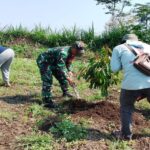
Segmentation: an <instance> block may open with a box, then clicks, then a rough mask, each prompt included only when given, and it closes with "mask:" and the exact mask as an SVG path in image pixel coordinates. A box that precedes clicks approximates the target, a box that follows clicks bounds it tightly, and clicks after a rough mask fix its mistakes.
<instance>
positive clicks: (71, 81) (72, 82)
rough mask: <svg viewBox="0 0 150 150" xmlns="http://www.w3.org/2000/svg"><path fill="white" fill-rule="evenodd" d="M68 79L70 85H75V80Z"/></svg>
mask: <svg viewBox="0 0 150 150" xmlns="http://www.w3.org/2000/svg"><path fill="white" fill-rule="evenodd" d="M67 80H68V82H69V85H70V86H72V87H73V86H75V82H74V81H73V80H72V79H71V78H68V79H67Z"/></svg>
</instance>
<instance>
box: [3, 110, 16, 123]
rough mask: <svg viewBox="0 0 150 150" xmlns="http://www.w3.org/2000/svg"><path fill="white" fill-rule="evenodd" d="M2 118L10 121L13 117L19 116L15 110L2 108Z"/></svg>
mask: <svg viewBox="0 0 150 150" xmlns="http://www.w3.org/2000/svg"><path fill="white" fill-rule="evenodd" d="M0 118H3V119H6V120H8V121H13V119H15V118H17V114H16V113H15V112H11V111H8V110H7V109H3V108H1V109H0Z"/></svg>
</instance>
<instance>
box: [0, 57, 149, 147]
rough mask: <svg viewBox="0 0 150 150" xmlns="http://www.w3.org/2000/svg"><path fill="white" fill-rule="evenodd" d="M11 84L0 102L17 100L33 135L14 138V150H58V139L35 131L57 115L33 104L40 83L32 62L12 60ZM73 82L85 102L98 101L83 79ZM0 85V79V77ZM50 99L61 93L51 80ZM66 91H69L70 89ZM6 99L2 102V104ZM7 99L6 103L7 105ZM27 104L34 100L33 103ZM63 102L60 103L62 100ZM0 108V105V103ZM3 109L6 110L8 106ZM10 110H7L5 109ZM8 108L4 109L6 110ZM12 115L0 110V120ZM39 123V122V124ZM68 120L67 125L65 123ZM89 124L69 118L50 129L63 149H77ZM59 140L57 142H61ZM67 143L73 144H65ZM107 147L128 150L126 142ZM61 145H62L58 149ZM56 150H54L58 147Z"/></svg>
mask: <svg viewBox="0 0 150 150" xmlns="http://www.w3.org/2000/svg"><path fill="white" fill-rule="evenodd" d="M82 62H83V61H82V60H77V62H75V63H74V68H75V71H76V72H77V73H78V68H80V64H81V63H82ZM11 81H12V85H13V87H12V88H5V87H1V88H0V93H1V99H4V101H5V102H8V104H14V103H13V101H14V99H15V98H16V97H17V101H18V102H19V105H24V106H25V107H26V109H25V112H24V116H23V117H22V119H23V120H24V121H23V123H25V124H26V123H29V122H30V121H32V122H33V126H32V129H33V131H35V132H34V133H28V135H24V136H21V137H18V138H19V139H18V143H17V147H16V149H18V150H20V149H25V150H27V149H28V150H35V149H39V150H47V149H48V150H49V149H54V150H55V149H56V150H57V149H58V148H54V147H53V146H57V145H59V146H62V145H63V144H62V143H61V142H58V141H57V140H58V139H59V138H56V139H55V138H54V137H53V135H52V134H51V132H41V131H40V130H39V129H38V127H39V126H40V125H41V124H42V123H43V121H42V120H43V118H47V117H48V116H53V115H60V114H57V112H56V111H50V110H48V109H45V108H43V107H42V106H40V105H38V104H36V103H35V102H36V101H38V100H41V96H40V93H41V80H40V75H39V71H38V68H37V65H36V62H35V60H32V59H27V58H16V59H15V60H14V63H13V65H12V69H11ZM75 81H76V83H77V85H78V90H79V92H80V94H81V97H82V98H86V99H87V100H88V101H95V100H101V94H100V91H99V90H90V89H89V88H88V85H89V84H88V83H86V82H85V81H84V80H83V79H81V80H78V79H76V78H75ZM0 82H2V79H1V77H0ZM53 90H54V91H53V93H54V96H60V95H61V90H60V86H59V84H58V82H57V81H56V80H54V89H53ZM70 91H72V89H71V88H70ZM24 97H25V99H26V97H27V104H26V103H25V104H24V103H23V104H22V101H21V99H23V100H24ZM5 99H6V100H5ZM7 99H10V100H9V101H8V100H7ZM31 100H35V101H34V103H33V102H32V101H31ZM62 101H63V99H62ZM0 104H1V103H0ZM8 104H7V105H6V106H7V107H8V106H9V105H8ZM137 106H138V107H139V108H140V109H144V110H145V109H149V104H148V103H147V102H146V101H145V102H144V101H143V102H142V101H141V102H140V103H139V104H137ZM9 107H10V106H9ZM9 107H8V109H9ZM11 107H15V105H11ZM16 115H17V114H16V113H14V111H10V110H8V111H7V109H1V110H0V118H3V119H5V120H10V121H11V120H12V119H13V118H14V117H16ZM39 120H40V121H39ZM68 120H69V121H68ZM91 122H93V120H92V118H91V120H87V119H86V118H79V121H77V122H76V121H74V120H72V121H71V120H70V119H69V118H66V119H64V120H63V121H62V122H60V123H59V124H56V126H54V128H53V129H54V130H53V133H54V134H56V133H57V134H58V133H59V134H61V136H60V139H61V140H62V139H65V141H63V143H65V145H68V147H70V146H69V145H71V147H73V145H78V144H81V145H82V143H84V144H85V143H87V142H88V141H86V140H85V139H86V138H85V137H86V130H85V128H88V127H89V126H90V125H91V124H92V123H91ZM35 128H36V130H35ZM109 128H110V129H112V128H114V125H113V124H110V127H109ZM142 133H144V134H146V133H149V129H148V128H147V129H144V130H143V131H142ZM61 140H59V141H61ZM66 140H67V141H75V142H71V143H68V142H66ZM108 141H109V142H108V147H109V149H110V150H115V149H118V150H130V149H131V148H130V147H131V146H130V143H128V142H121V141H111V140H108ZM104 143H107V140H104ZM61 144H62V145H61ZM59 146H58V147H59Z"/></svg>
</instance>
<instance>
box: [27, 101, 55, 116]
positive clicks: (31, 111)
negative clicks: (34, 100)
mask: <svg viewBox="0 0 150 150" xmlns="http://www.w3.org/2000/svg"><path fill="white" fill-rule="evenodd" d="M53 114H54V113H53V112H52V111H50V110H47V109H45V108H44V107H42V106H41V105H38V104H32V105H31V106H29V107H28V109H27V115H31V116H32V117H46V116H49V115H53Z"/></svg>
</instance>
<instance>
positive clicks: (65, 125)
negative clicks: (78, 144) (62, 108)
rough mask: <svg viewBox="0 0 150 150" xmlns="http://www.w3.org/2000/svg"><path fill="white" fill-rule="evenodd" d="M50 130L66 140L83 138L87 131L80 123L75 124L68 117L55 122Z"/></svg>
mask: <svg viewBox="0 0 150 150" xmlns="http://www.w3.org/2000/svg"><path fill="white" fill-rule="evenodd" d="M50 131H51V132H52V133H53V134H56V135H57V136H58V137H61V138H65V139H66V140H67V141H68V142H71V141H76V140H80V139H84V138H86V136H87V131H86V129H84V128H83V127H82V125H76V124H74V123H73V122H71V121H70V120H68V119H65V120H63V121H62V122H58V123H56V124H55V126H54V127H52V128H51V129H50Z"/></svg>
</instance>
